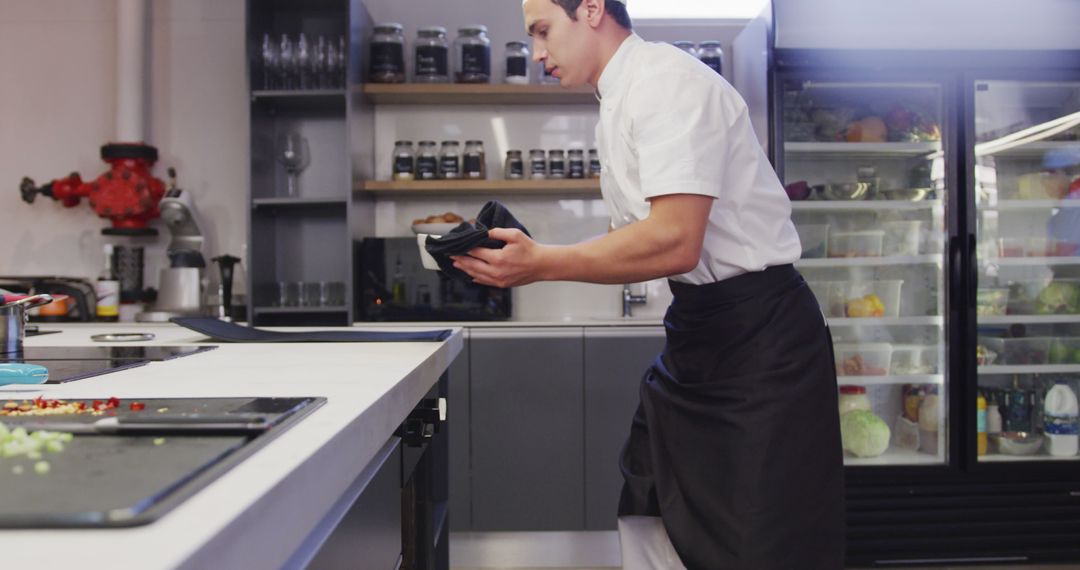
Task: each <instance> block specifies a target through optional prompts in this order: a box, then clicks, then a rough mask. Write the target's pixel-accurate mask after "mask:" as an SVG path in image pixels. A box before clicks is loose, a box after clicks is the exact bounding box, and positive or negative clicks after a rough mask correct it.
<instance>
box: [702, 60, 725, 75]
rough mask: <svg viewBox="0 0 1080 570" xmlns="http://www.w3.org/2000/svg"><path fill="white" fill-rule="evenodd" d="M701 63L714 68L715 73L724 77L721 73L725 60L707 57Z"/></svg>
mask: <svg viewBox="0 0 1080 570" xmlns="http://www.w3.org/2000/svg"><path fill="white" fill-rule="evenodd" d="M701 63H704V64H705V65H707V66H709V67H711V68H713V71H715V72H717V73H720V74H721V75H723V73H722V72H721V70H722V68H723V60H722V59H720V58H719V57H710V56H705V57H703V58H701Z"/></svg>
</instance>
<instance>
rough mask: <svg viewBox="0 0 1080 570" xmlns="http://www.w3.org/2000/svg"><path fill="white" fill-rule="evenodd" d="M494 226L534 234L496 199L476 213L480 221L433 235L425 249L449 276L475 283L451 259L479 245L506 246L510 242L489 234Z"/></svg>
mask: <svg viewBox="0 0 1080 570" xmlns="http://www.w3.org/2000/svg"><path fill="white" fill-rule="evenodd" d="M491 228H517V229H519V230H521V231H522V232H524V233H525V235H527V236H529V237H532V236H531V235H529V230H527V229H525V226H523V225H521V222H519V221H517V218H515V217H514V215H513V214H511V213H510V210H508V209H507V208H506V206H503V205H502V204H501V203H499V202H498V201H496V200H492V201H490V202H488V203H487V204H484V207H483V208H481V209H480V214H479V215H478V216H476V223H472V224H470V223H469V222H462V223H461V224H458V227H456V228H454V229H452V230H450V233H448V234H446V235H444V236H442V237H439V238H435V237H430V236H429V237H428V238H427V243H426V245H425V249H427V251H428V253H430V254H431V257H434V258H435V262H436V263H438V264H439V269H440V270H442V271H443V272H444V273H446V274H447V275H448V276H450V277H452V278H454V279H459V280H462V281H468V282H470V283H471V282H472V277H469V274H468V273H465V272H464V271H462V270H460V269H458V268H456V267H454V260H452V259H450V256H451V255H465V254H467V253H469V251H470V250H472V249H474V248H477V247H486V248H489V249H502V248H503V246H505V245H506V242H505V241H502V240H498V239H491V238H489V237H488V230H490V229H491Z"/></svg>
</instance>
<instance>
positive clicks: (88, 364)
mask: <svg viewBox="0 0 1080 570" xmlns="http://www.w3.org/2000/svg"><path fill="white" fill-rule="evenodd" d="M215 348H217V347H216V346H77V347H66V346H48V347H32V348H25V349H23V351H22V352H20V353H8V354H0V362H28V363H31V364H40V365H42V366H44V367H45V368H48V369H49V380H48V382H46V384H63V383H65V382H72V381H75V380H82V379H84V378H90V377H93V376H99V375H101V374H105V373H108V372H115V371H117V370H125V369H128V368H134V367H136V366H142V365H144V364H146V363H148V362H156V361H163V360H171V359H173V358H179V357H181V356H189V355H192V354H197V353H200V352H206V351H208V350H213V349H215Z"/></svg>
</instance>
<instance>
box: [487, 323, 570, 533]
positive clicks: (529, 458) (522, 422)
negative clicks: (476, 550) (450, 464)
mask: <svg viewBox="0 0 1080 570" xmlns="http://www.w3.org/2000/svg"><path fill="white" fill-rule="evenodd" d="M582 334H583V333H582V329H580V328H573V329H559V330H554V331H537V330H535V329H532V330H523V329H516V330H512V329H486V330H485V329H474V330H473V331H472V332H471V338H470V350H469V354H470V368H471V371H472V386H471V388H472V410H471V416H472V417H471V419H472V498H473V511H472V515H473V520H472V523H473V530H483V531H487V530H501V531H523V530H581V529H583V528H584V526H585V513H584V465H583V457H584V441H583V438H582V432H583V429H584V425H583V424H584V420H583V416H584V406H583V403H582V390H583V366H582V358H583V354H582V353H583V347H582Z"/></svg>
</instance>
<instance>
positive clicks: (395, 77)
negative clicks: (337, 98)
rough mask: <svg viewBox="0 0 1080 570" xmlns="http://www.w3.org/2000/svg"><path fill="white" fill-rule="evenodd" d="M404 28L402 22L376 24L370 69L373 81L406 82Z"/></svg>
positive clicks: (369, 77)
mask: <svg viewBox="0 0 1080 570" xmlns="http://www.w3.org/2000/svg"><path fill="white" fill-rule="evenodd" d="M402 29H403V28H402V26H401V24H395V23H385V24H379V25H377V26H375V33H374V34H373V35H372V36H371V67H370V69H369V71H368V80H369V81H371V82H372V83H404V82H405V35H404V34H403V33H402Z"/></svg>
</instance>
